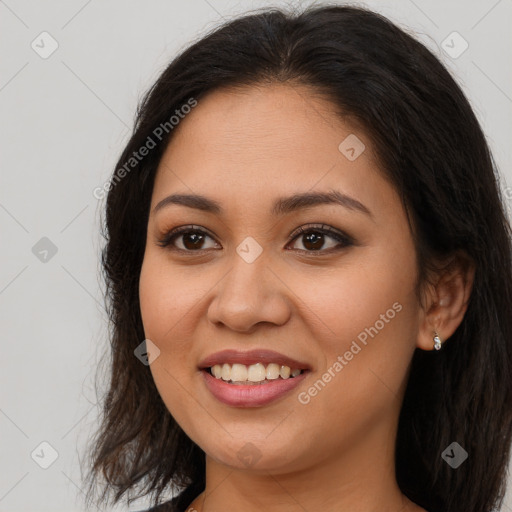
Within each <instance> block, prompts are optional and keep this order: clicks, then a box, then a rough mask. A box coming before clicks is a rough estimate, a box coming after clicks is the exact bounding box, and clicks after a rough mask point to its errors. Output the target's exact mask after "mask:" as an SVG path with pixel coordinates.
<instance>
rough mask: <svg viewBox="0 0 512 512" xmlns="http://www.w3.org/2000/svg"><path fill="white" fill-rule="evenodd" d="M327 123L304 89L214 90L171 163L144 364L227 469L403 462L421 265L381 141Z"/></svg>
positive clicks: (159, 197)
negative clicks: (401, 417) (378, 155)
mask: <svg viewBox="0 0 512 512" xmlns="http://www.w3.org/2000/svg"><path fill="white" fill-rule="evenodd" d="M333 111H334V109H333V107H332V105H331V104H330V103H328V102H327V101H326V100H323V99H319V98H318V97H316V96H313V95H312V94H311V91H310V90H309V89H307V88H306V87H291V86H287V85H274V86H266V87H261V88H255V87H251V88H246V89H244V90H238V91H234V90H224V91H215V92H213V93H210V94H209V95H208V96H207V97H205V98H204V99H201V100H200V101H199V102H198V105H197V106H196V107H195V108H194V109H193V110H192V111H191V112H190V113H189V114H188V115H187V116H186V117H185V118H184V119H183V120H181V121H180V124H179V126H178V127H177V128H175V133H174V137H173V139H172V141H171V143H170V145H169V146H168V148H167V150H166V152H165V154H164V155H163V158H162V160H161V162H160V166H159V169H158V172H157V175H156V180H155V185H154V191H153V196H152V201H151V213H150V217H149V223H148V236H147V243H146V250H145V256H144V262H143V265H142V271H141V275H140V304H141V313H142V319H143V324H144V331H145V335H146V338H147V339H149V340H151V342H152V343H154V344H155V345H156V346H157V347H158V349H159V351H160V353H159V355H158V357H156V359H155V360H154V361H153V362H152V363H151V365H150V369H151V372H152V375H153V378H154V380H155V383H156V386H157V388H158V391H159V393H160V395H161V397H162V399H163V401H164V402H165V404H166V406H167V408H168V409H169V411H170V412H171V413H172V415H173V416H174V418H175V419H176V421H177V422H178V423H179V424H180V425H181V427H182V428H183V430H184V431H185V432H186V433H187V435H188V436H189V437H190V438H191V439H192V440H193V441H194V442H195V443H197V444H198V445H199V446H200V447H201V448H202V449H203V450H204V451H205V452H206V454H207V455H208V456H209V457H210V458H211V460H214V461H216V463H220V464H225V465H228V466H231V467H238V468H247V467H252V468H253V469H254V470H259V469H261V470H272V472H273V473H274V474H278V473H284V472H288V471H298V470H300V469H306V468H309V467H312V466H315V465H317V466H318V465H320V464H324V463H326V461H328V460H335V459H336V460H339V459H340V457H342V458H345V459H349V458H352V462H353V463H354V464H356V463H359V466H361V461H363V460H364V461H366V462H368V461H369V460H370V459H371V460H373V459H377V460H379V459H380V460H382V458H381V457H383V456H386V457H389V455H390V453H392V451H393V446H394V440H395V428H396V424H397V420H398V414H399V410H400V406H401V399H402V396H403V392H404V389H405V385H406V379H407V376H408V369H409V363H410V360H411V357H412V354H413V351H414V349H415V348H416V346H417V335H418V326H419V322H420V321H421V318H422V316H421V309H420V305H419V303H418V301H417V298H416V293H415V285H416V279H417V267H416V256H415V251H414V246H413V240H412V236H411V233H410V229H409V226H408V223H407V219H406V214H405V211H404V210H403V208H402V205H401V202H400V199H399V197H398V195H397V194H396V192H395V190H394V188H393V187H392V186H391V185H390V184H389V182H388V181H386V180H385V179H384V178H383V177H382V175H381V174H380V172H379V169H378V164H377V162H376V160H375V159H374V157H373V156H372V148H371V145H370V141H369V140H368V138H367V136H366V135H365V133H364V132H362V131H360V130H359V129H357V128H356V127H355V126H354V125H352V124H345V123H344V122H342V121H341V120H340V119H339V118H338V117H337V116H335V114H334V113H333ZM362 144H364V146H363V145H362ZM320 194H323V196H321V195H320ZM327 194H332V196H330V197H331V200H330V201H327V200H326V198H327V197H328V196H327ZM173 195H180V196H186V197H188V199H186V198H184V197H182V198H181V199H179V198H178V199H175V200H172V199H167V201H164V200H166V198H169V197H170V196H173ZM302 195H304V197H303V198H302V199H301V198H300V197H297V198H295V199H294V198H293V196H302ZM191 196H201V198H204V199H197V198H196V199H193V198H191ZM313 199H314V200H313ZM162 201H164V202H163V203H161V202H162ZM158 205H160V206H158ZM213 205H214V206H215V207H214V206H213ZM178 227H187V231H188V232H187V233H185V234H183V233H182V234H178V235H176V236H174V237H173V236H170V237H169V236H167V234H168V233H169V232H170V231H171V230H173V229H174V228H178ZM298 228H300V229H302V230H303V231H304V233H301V232H300V231H299V232H298V231H297V230H298ZM325 229H328V230H331V232H330V233H329V232H325ZM338 235H339V236H338ZM166 237H167V239H166ZM165 243H167V245H166V246H164V245H165ZM226 350H229V351H232V352H231V353H224V354H220V355H219V356H218V357H217V356H215V354H217V353H219V352H221V351H226ZM265 351H273V352H274V353H268V352H265ZM249 352H252V353H250V354H248V353H249ZM154 354H155V352H154ZM212 358H213V359H212ZM290 360H293V361H290ZM213 363H217V364H219V365H220V366H219V367H217V368H216V370H212V371H216V372H218V375H220V376H221V378H220V379H219V378H216V377H215V376H212V375H210V373H208V370H205V369H203V367H205V366H206V367H209V366H212V365H213ZM242 363H245V364H242ZM258 363H262V364H258ZM286 363H288V365H287V364H286ZM282 366H284V368H282ZM286 366H288V367H290V370H291V371H293V370H294V369H297V370H305V371H303V372H302V373H301V374H300V375H298V376H296V377H291V376H290V377H288V378H286V377H287V376H288V371H289V370H287V368H286ZM223 372H224V373H223ZM295 373H296V372H295ZM231 377H233V379H234V380H236V381H238V382H243V381H244V380H245V379H247V378H249V379H250V380H251V382H258V381H259V380H260V379H262V378H265V379H266V382H264V383H260V384H258V383H255V384H254V383H253V384H251V383H249V382H248V383H246V384H232V383H230V382H229V381H230V380H232V379H231ZM267 377H268V378H267ZM276 377H277V378H276ZM224 379H227V380H224ZM295 379H296V380H295ZM366 462H365V463H366ZM353 467H356V465H354V466H353Z"/></svg>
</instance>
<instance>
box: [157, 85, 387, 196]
mask: <svg viewBox="0 0 512 512" xmlns="http://www.w3.org/2000/svg"><path fill="white" fill-rule="evenodd" d="M354 138H355V139H354ZM346 140H349V141H353V140H355V141H359V143H360V144H361V145H362V146H360V147H356V150H358V151H359V150H361V148H364V150H362V152H361V153H360V154H359V155H358V156H357V158H355V159H349V158H347V155H346V154H345V153H343V151H342V150H340V147H341V148H342V149H343V148H344V146H343V144H344V141H346ZM356 144H357V142H356ZM340 145H341V146H340ZM352 145H353V144H352ZM345 149H346V148H345ZM382 182H383V177H382V176H381V173H380V172H379V171H378V168H377V163H376V159H375V158H374V156H373V152H372V147H371V143H370V141H369V139H368V137H367V136H366V134H365V133H364V131H362V130H361V128H360V127H359V126H357V125H356V124H355V123H353V122H351V123H349V122H347V121H346V120H345V119H343V118H341V117H340V116H339V115H338V114H337V113H336V107H335V106H334V105H333V104H332V103H331V102H329V101H328V100H327V99H326V98H325V97H322V96H320V95H319V94H318V93H315V92H314V91H312V89H311V88H309V87H305V86H297V85H293V86H290V85H285V84H277V85H271V86H269V85H266V86H258V87H244V88H237V89H233V88H231V89H222V90H216V91H213V92H210V93H209V94H207V95H206V96H205V97H203V98H202V99H200V100H199V101H198V104H197V106H196V107H195V108H194V109H193V110H191V112H190V113H189V114H187V115H186V116H184V118H183V119H182V120H181V121H180V123H179V125H178V126H177V128H176V129H175V131H174V132H173V138H172V139H171V141H170V143H169V145H168V147H167V148H166V151H165V152H164V155H163V156H162V159H161V161H160V165H159V169H158V172H157V177H156V181H155V188H154V196H153V201H152V203H153V206H154V204H156V203H157V202H158V201H160V200H161V199H162V198H163V197H164V196H165V195H167V194H169V193H172V192H180V193H200V194H205V195H210V196H212V195H213V194H215V195H216V197H219V198H221V200H222V201H225V200H229V201H230V202H231V203H235V202H240V204H242V205H243V204H244V202H245V203H246V204H249V202H251V203H254V202H255V201H257V200H258V199H261V200H264V199H266V198H268V197H269V195H272V194H274V192H275V194H274V195H276V196H277V195H280V196H281V195H285V194H290V193H295V192H304V191H307V190H313V189H314V190H321V191H326V190H331V189H336V190H341V191H342V192H343V193H345V194H350V195H352V196H356V197H357V196H359V197H361V194H362V193H363V192H364V193H363V196H365V197H366V200H367V201H370V202H374V200H377V199H379V197H378V196H379V195H380V196H382V193H383V191H382V186H386V183H382ZM388 188H389V186H388ZM361 189H365V190H364V191H363V190H361ZM389 192H390V191H388V193H389Z"/></svg>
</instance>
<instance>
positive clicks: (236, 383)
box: [199, 349, 311, 407]
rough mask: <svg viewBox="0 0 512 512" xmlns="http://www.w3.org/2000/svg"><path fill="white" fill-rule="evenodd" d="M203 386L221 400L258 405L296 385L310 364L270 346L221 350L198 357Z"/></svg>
mask: <svg viewBox="0 0 512 512" xmlns="http://www.w3.org/2000/svg"><path fill="white" fill-rule="evenodd" d="M199 369H200V370H202V374H203V377H204V380H205V383H206V386H207V387H208V389H209V390H210V392H211V393H212V394H213V396H214V397H215V398H217V399H218V400H219V401H221V402H222V403H225V404H227V405H231V406H234V407H259V406H262V405H265V404H267V403H270V402H272V401H274V400H277V399H278V398H280V397H281V396H283V395H284V394H286V393H288V392H289V391H291V390H292V389H293V388H295V387H296V386H297V385H298V384H299V382H300V381H302V380H303V379H304V377H305V375H306V374H307V373H309V372H310V371H311V367H310V365H308V364H307V363H303V362H300V361H296V360H295V359H292V358H289V357H287V356H284V355H283V354H279V353H278V352H274V351H272V350H263V349H261V350H251V351H249V352H240V351H237V350H224V351H221V352H217V353H215V354H212V355H211V356H208V357H207V358H206V359H204V360H203V361H201V363H200V364H199Z"/></svg>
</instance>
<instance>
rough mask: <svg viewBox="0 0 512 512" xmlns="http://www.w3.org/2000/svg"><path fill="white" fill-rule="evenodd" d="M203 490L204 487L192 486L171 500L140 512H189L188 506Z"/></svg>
mask: <svg viewBox="0 0 512 512" xmlns="http://www.w3.org/2000/svg"><path fill="white" fill-rule="evenodd" d="M203 490H204V486H201V485H200V486H195V485H190V486H189V487H187V488H186V489H185V490H184V491H182V492H181V493H180V494H179V495H178V496H175V497H174V498H172V499H171V500H169V501H166V502H164V503H160V505H156V506H155V507H153V508H148V509H147V510H141V511H140V512H187V508H188V506H189V505H190V504H191V503H192V502H193V501H194V500H195V499H196V498H197V496H199V495H200V494H201V493H202V492H203ZM190 512H191V511H190Z"/></svg>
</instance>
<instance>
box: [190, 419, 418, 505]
mask: <svg viewBox="0 0 512 512" xmlns="http://www.w3.org/2000/svg"><path fill="white" fill-rule="evenodd" d="M383 427H384V426H383V425H381V428H374V429H372V430H371V431H367V432H365V433H364V434H361V435H360V438H359V441H360V442H355V440H354V439H352V440H350V442H349V443H346V444H345V445H343V447H341V448H340V451H335V450H333V452H332V455H331V456H330V457H328V458H325V457H324V458H322V459H321V460H320V459H318V460H315V461H314V463H311V464H308V465H305V466H303V467H302V468H300V469H296V470H293V469H290V468H289V467H288V468H287V470H286V471H285V470H283V471H279V472H275V471H270V470H269V471H266V470H259V471H255V470H254V469H251V470H250V469H245V468H244V469H240V468H233V467H232V466H231V467H230V466H227V465H224V464H221V463H219V462H218V461H215V460H213V459H212V458H211V457H209V456H207V457H206V487H205V490H204V492H203V493H201V494H200V495H199V496H198V497H197V498H196V499H195V500H194V501H193V502H192V503H191V505H190V506H189V508H187V509H186V510H187V512H214V511H217V510H243V511H244V512H261V511H262V510H264V511H265V512H277V511H279V512H299V511H300V512H304V511H305V510H311V511H313V510H323V511H337V512H338V511H344V510H347V511H358V512H396V511H400V512H420V511H423V510H424V509H422V508H421V507H419V506H417V505H415V504H414V503H413V502H411V501H410V500H409V499H408V498H407V497H406V496H405V495H404V494H402V492H401V490H400V488H399V487H398V484H397V482H396V477H395V464H394V452H395V444H394V442H395V438H394V435H395V432H394V429H389V425H387V427H388V428H387V429H386V430H383ZM383 441H385V442H383ZM340 453H341V455H340ZM308 461H312V457H311V458H310V457H308Z"/></svg>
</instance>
